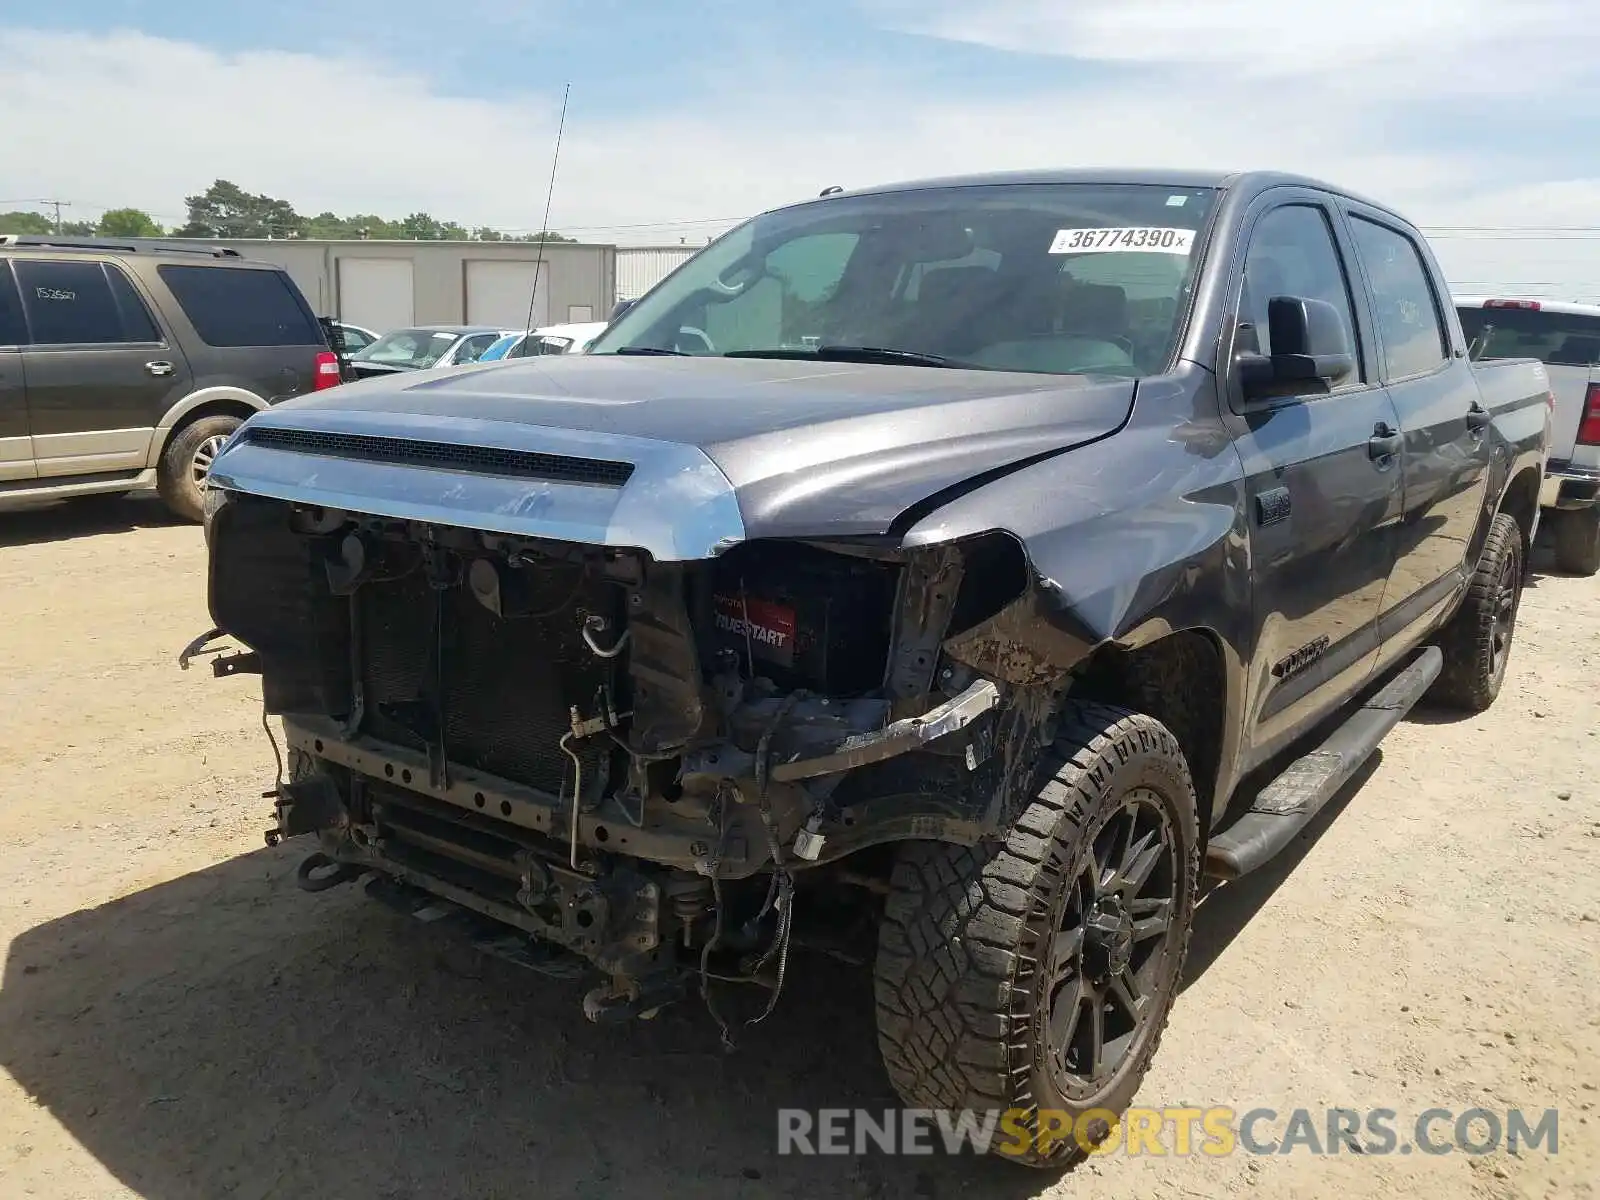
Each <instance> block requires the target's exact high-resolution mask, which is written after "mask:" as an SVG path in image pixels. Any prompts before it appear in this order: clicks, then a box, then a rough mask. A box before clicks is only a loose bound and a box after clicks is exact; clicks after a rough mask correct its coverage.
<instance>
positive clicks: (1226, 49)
mask: <svg viewBox="0 0 1600 1200" xmlns="http://www.w3.org/2000/svg"><path fill="white" fill-rule="evenodd" d="M879 7H880V10H881V11H883V12H884V13H885V14H886V15H888V16H890V17H891V18H893V17H898V19H899V22H900V24H901V27H903V28H905V29H908V30H912V31H915V32H918V33H923V34H926V35H928V36H932V37H939V38H944V39H946V40H949V41H959V42H970V43H973V44H976V45H982V46H990V47H994V48H997V49H1002V50H1011V51H1017V52H1021V53H1026V54H1046V55H1059V56H1064V57H1070V58H1076V59H1082V60H1089V61H1101V62H1125V63H1166V64H1182V65H1190V66H1193V65H1196V64H1199V65H1203V66H1207V67H1215V66H1227V67H1228V68H1230V69H1231V70H1233V71H1236V72H1242V73H1245V74H1248V75H1260V76H1271V77H1297V76H1312V77H1315V76H1338V75H1346V74H1348V73H1349V72H1350V71H1352V69H1356V68H1360V67H1363V66H1367V65H1371V64H1384V65H1389V64H1394V63H1398V62H1406V63H1407V64H1408V66H1409V67H1410V68H1412V71H1416V70H1421V71H1425V72H1428V73H1429V74H1430V75H1431V74H1432V72H1431V71H1429V68H1430V67H1432V66H1433V65H1434V64H1436V63H1439V62H1443V61H1448V60H1453V59H1455V57H1456V56H1458V55H1459V54H1461V53H1462V52H1463V51H1470V50H1473V49H1487V50H1491V51H1493V52H1494V53H1495V54H1496V55H1497V56H1501V57H1503V56H1504V55H1505V54H1506V53H1507V52H1508V48H1509V47H1510V46H1513V45H1515V44H1516V43H1522V44H1525V45H1526V44H1529V43H1538V44H1539V45H1540V46H1541V48H1544V49H1546V50H1550V49H1557V48H1559V47H1560V46H1561V45H1563V44H1567V45H1569V46H1570V44H1571V42H1572V41H1573V39H1575V38H1576V39H1577V40H1578V41H1591V44H1592V35H1588V34H1587V30H1588V26H1589V20H1588V7H1589V5H1588V0H1515V3H1508V2H1507V0H1406V2H1405V3H1394V2H1393V0H1342V2H1341V3H1339V4H1300V5H1298V6H1296V5H1292V4H1289V3H1285V0H989V2H988V3H984V4H981V5H975V4H972V3H970V2H969V0H915V3H914V4H913V3H912V0H879ZM1411 78H1412V75H1411V73H1410V72H1408V73H1405V74H1394V75H1392V76H1391V77H1390V79H1389V80H1388V83H1389V84H1390V85H1391V86H1404V85H1405V84H1406V83H1407V82H1408V81H1409V80H1410V79H1411ZM1445 78H1446V79H1448V76H1446V77H1445ZM1364 82H1370V81H1368V80H1364ZM1510 82H1512V83H1517V82H1520V80H1517V79H1513V80H1511V81H1510ZM1462 84H1463V86H1468V81H1462ZM1385 90H1387V89H1385Z"/></svg>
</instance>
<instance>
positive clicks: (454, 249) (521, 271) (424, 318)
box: [220, 239, 617, 333]
mask: <svg viewBox="0 0 1600 1200" xmlns="http://www.w3.org/2000/svg"><path fill="white" fill-rule="evenodd" d="M220 244H221V245H224V246H229V247H232V248H233V249H236V250H238V251H239V252H240V253H241V254H243V255H245V256H246V257H248V258H253V259H257V260H260V261H264V262H271V263H277V264H278V265H279V266H281V267H283V268H284V269H285V270H287V271H288V272H289V274H290V276H291V277H292V278H293V279H294V281H295V282H296V283H297V284H298V285H299V286H300V290H301V291H303V292H304V293H305V295H306V299H307V300H308V301H309V302H310V303H311V305H312V307H313V308H314V309H315V310H316V312H317V315H318V316H330V317H337V318H339V319H340V320H343V321H349V322H351V323H352V324H355V325H363V326H365V327H367V328H369V329H374V330H377V331H378V332H380V333H383V332H386V331H388V330H390V329H397V328H400V327H402V326H405V325H452V324H463V323H465V324H474V325H495V326H499V327H501V328H504V329H520V328H523V326H524V323H525V322H526V321H527V320H528V309H529V302H530V300H531V301H532V307H533V324H534V325H535V326H538V325H550V324H556V323H560V322H564V321H599V320H604V319H605V318H606V317H607V316H609V315H610V312H611V307H612V305H613V304H614V303H615V302H616V299H617V284H616V270H617V250H616V247H614V246H597V245H587V244H579V243H572V242H555V243H551V244H549V245H547V246H545V247H544V250H543V253H542V255H541V252H540V249H539V247H538V245H537V244H533V243H528V242H474V241H459V242H445V241H438V242H432V241H429V242H401V241H312V240H309V239H305V240H302V239H294V240H287V241H285V240H276V239H274V240H255V239H249V240H237V241H231V240H230V241H222V242H221V243H220ZM536 273H537V284H536V281H535V276H536Z"/></svg>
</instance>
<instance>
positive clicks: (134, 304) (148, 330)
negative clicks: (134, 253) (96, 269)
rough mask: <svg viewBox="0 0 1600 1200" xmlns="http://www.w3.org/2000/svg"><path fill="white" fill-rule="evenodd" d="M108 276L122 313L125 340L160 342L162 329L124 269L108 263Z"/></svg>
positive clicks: (112, 292) (118, 307) (119, 310)
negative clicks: (158, 326) (124, 272)
mask: <svg viewBox="0 0 1600 1200" xmlns="http://www.w3.org/2000/svg"><path fill="white" fill-rule="evenodd" d="M106 278H107V279H109V280H110V281H111V295H112V297H113V298H114V299H115V300H116V302H117V310H118V312H120V313H121V314H122V331H123V333H124V334H125V335H126V338H125V340H127V341H130V342H159V341H161V331H160V330H159V329H157V328H156V323H155V321H154V320H152V319H151V317H150V310H149V309H148V308H146V307H145V305H144V298H143V297H142V296H140V295H139V293H138V291H136V290H135V289H134V286H133V284H132V283H131V282H129V280H128V277H127V276H126V275H124V274H123V273H122V271H121V270H120V269H119V268H117V267H113V266H111V265H110V264H109V263H108V264H106Z"/></svg>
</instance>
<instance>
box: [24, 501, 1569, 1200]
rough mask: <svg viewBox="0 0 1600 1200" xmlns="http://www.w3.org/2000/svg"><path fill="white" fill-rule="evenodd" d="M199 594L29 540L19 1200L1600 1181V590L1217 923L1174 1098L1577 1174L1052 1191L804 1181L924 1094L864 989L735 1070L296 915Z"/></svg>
mask: <svg viewBox="0 0 1600 1200" xmlns="http://www.w3.org/2000/svg"><path fill="white" fill-rule="evenodd" d="M1536 561H1537V560H1536ZM203 571H204V552H203V547H202V543H201V538H200V534H199V531H198V530H196V529H194V528H192V527H187V526H176V525H172V524H170V523H168V522H167V521H166V520H165V519H164V518H163V517H162V515H161V512H160V510H159V509H158V508H157V507H156V506H155V505H154V504H151V503H147V502H143V501H100V502H86V503H81V504H78V505H74V506H57V507H53V508H49V509H41V510H38V511H36V512H29V513H22V514H9V515H6V516H4V517H0V770H3V776H0V778H3V779H4V784H3V787H0V791H3V795H4V802H3V803H0V945H4V947H5V951H4V953H5V958H4V977H3V985H0V1196H4V1197H8V1198H9V1197H16V1196H38V1197H44V1198H47V1200H69V1198H70V1200H99V1198H101V1197H125V1196H140V1197H146V1198H148V1200H179V1198H188V1197H195V1198H199V1200H224V1198H226V1200H245V1198H252V1200H253V1198H257V1197H277V1196H284V1197H318V1198H329V1200H367V1198H368V1197H373V1198H378V1197H382V1198H400V1197H407V1198H410V1197H415V1198H416V1200H448V1198H452V1197H462V1198H468V1197H470V1198H471V1200H489V1198H493V1197H502V1196H503V1197H511V1196H518V1197H522V1196H529V1195H553V1196H577V1197H587V1196H594V1197H602V1196H604V1197H623V1198H631V1197H641V1198H643V1197H650V1198H652V1200H655V1198H657V1197H660V1196H663V1195H670V1196H692V1197H707V1198H714V1197H723V1196H730V1197H731V1196H740V1197H775V1196H796V1197H799V1196H806V1197H817V1196H841V1197H850V1196H861V1197H868V1196H871V1197H901V1196H907V1197H912V1196H914V1197H955V1196H958V1195H960V1196H973V1197H993V1198H997V1200H998V1198H1011V1197H1018V1198H1020V1197H1025V1196H1034V1195H1039V1194H1046V1195H1061V1196H1067V1195H1072V1196H1081V1197H1111V1196H1162V1197H1172V1196H1202V1197H1204V1196H1232V1195H1253V1196H1286V1197H1287V1196H1295V1197H1324V1196H1326V1197H1340V1198H1341V1200H1342V1198H1346V1197H1365V1196H1399V1195H1426V1196H1483V1197H1509V1196H1536V1197H1544V1196H1561V1197H1581V1196H1593V1195H1595V1193H1596V1186H1595V1182H1594V1181H1596V1180H1600V1111H1596V1108H1595V1105H1596V1103H1597V1101H1600V1093H1597V1092H1596V1091H1595V1090H1594V1089H1595V1086H1596V1083H1597V1082H1600V1069H1597V1068H1600V923H1597V919H1600V803H1597V801H1600V772H1597V771H1596V770H1595V766H1594V763H1595V758H1596V754H1597V752H1600V742H1597V741H1596V730H1597V728H1600V703H1597V695H1600V689H1597V684H1596V679H1597V674H1600V581H1596V580H1574V579H1567V578H1561V577H1558V576H1546V575H1541V576H1539V577H1538V578H1537V580H1536V582H1535V584H1534V586H1532V587H1531V588H1530V589H1529V590H1528V592H1527V593H1526V596H1525V600H1524V606H1523V610H1522V619H1521V627H1520V630H1519V632H1518V639H1517V645H1516V650H1515V652H1514V656H1513V658H1512V663H1511V678H1510V679H1509V681H1508V683H1507V687H1506V691H1505V693H1504V694H1503V695H1502V697H1501V700H1500V703H1499V704H1498V705H1497V707H1496V708H1495V709H1494V710H1493V711H1492V712H1491V713H1489V714H1488V715H1486V716H1484V717H1481V718H1477V719H1473V720H1467V721H1454V720H1444V719H1442V718H1440V717H1439V716H1437V715H1434V714H1428V713H1422V714H1418V715H1416V716H1414V717H1413V719H1412V720H1410V721H1408V722H1407V723H1405V724H1403V725H1402V726H1401V727H1400V728H1399V729H1397V730H1396V731H1395V732H1394V734H1393V735H1392V736H1391V737H1390V738H1389V740H1388V741H1387V743H1386V744H1385V746H1384V749H1383V752H1382V754H1381V755H1380V756H1376V757H1375V758H1374V760H1373V761H1372V763H1370V764H1369V769H1368V770H1367V771H1366V772H1365V773H1364V774H1363V776H1362V777H1361V778H1360V779H1358V780H1357V781H1356V784H1355V785H1354V786H1352V787H1350V788H1348V789H1346V792H1345V794H1344V796H1343V797H1341V799H1340V800H1339V801H1336V802H1335V803H1334V804H1333V805H1331V806H1330V809H1331V811H1330V812H1329V813H1327V814H1324V817H1325V819H1323V820H1321V821H1319V822H1318V824H1317V825H1316V827H1315V828H1314V829H1313V830H1312V831H1311V834H1310V835H1309V836H1308V837H1307V838H1304V839H1302V841H1301V842H1300V843H1299V844H1297V845H1296V847H1295V848H1294V850H1293V851H1291V853H1290V854H1289V855H1287V856H1286V857H1285V859H1284V860H1283V861H1280V862H1278V863H1275V864H1273V865H1272V866H1270V867H1269V868H1267V869H1266V870H1265V871H1264V872H1262V874H1261V877H1260V878H1252V879H1250V880H1248V881H1246V882H1245V883H1243V884H1240V885H1236V886H1233V887H1229V888H1224V889H1219V890H1217V891H1215V892H1213V893H1211V894H1210V895H1209V896H1208V897H1207V898H1206V899H1205V901H1204V902H1203V904H1202V906H1201V911H1200V915H1199V917H1198V921H1199V924H1198V928H1197V932H1196V934H1195V939H1194V949H1193V952H1192V954H1191V961H1190V968H1189V972H1188V983H1187V990H1186V992H1185V994H1184V996H1183V997H1182V999H1181V1000H1180V1001H1179V1004H1178V1007H1177V1011H1176V1014H1175V1016H1174V1018H1173V1021H1172V1025H1171V1027H1170V1029H1169V1031H1168V1034H1167V1037H1166V1039H1165V1043H1164V1045H1163V1047H1162V1050H1161V1053H1160V1055H1159V1057H1158V1058H1157V1060H1156V1066H1155V1070H1154V1072H1153V1074H1152V1075H1151V1077H1150V1079H1149V1080H1148V1081H1147V1083H1146V1085H1145V1088H1144V1090H1143V1092H1142V1093H1141V1096H1140V1101H1141V1103H1144V1104H1153V1105H1159V1104H1177V1103H1181V1102H1188V1103H1191V1104H1225V1105H1230V1106H1232V1107H1234V1108H1236V1109H1238V1110H1240V1111H1243V1110H1245V1109H1248V1108H1252V1107H1256V1106H1266V1107H1271V1108H1275V1109H1277V1110H1279V1111H1280V1112H1284V1113H1287V1112H1288V1111H1289V1110H1292V1109H1294V1108H1297V1107H1306V1108H1315V1109H1320V1108H1322V1107H1325V1106H1330V1105H1332V1106H1345V1107H1350V1108H1356V1109H1366V1108H1373V1107H1387V1108H1392V1109H1395V1110H1397V1111H1398V1112H1399V1113H1401V1114H1402V1115H1403V1116H1407V1117H1409V1116H1414V1115H1415V1114H1417V1113H1419V1112H1421V1111H1422V1110H1425V1109H1427V1108H1430V1107H1441V1108H1448V1109H1453V1110H1457V1111H1460V1110H1465V1109H1468V1108H1472V1107H1484V1108H1489V1109H1495V1110H1499V1111H1501V1112H1504V1111H1505V1110H1506V1109H1507V1108H1509V1107H1515V1106H1522V1107H1524V1108H1530V1109H1536V1110H1543V1109H1545V1108H1547V1107H1555V1108H1559V1109H1560V1152H1559V1154H1558V1155H1556V1156H1554V1157H1551V1156H1549V1155H1547V1154H1545V1153H1543V1152H1534V1153H1526V1152H1525V1153H1524V1154H1522V1155H1521V1156H1520V1157H1512V1156H1508V1155H1505V1154H1494V1155H1489V1156H1485V1157H1480V1158H1474V1157H1469V1156H1467V1155H1464V1154H1460V1153H1457V1154H1452V1155H1449V1156H1446V1157H1442V1158H1435V1157H1423V1156H1417V1155H1411V1156H1399V1155H1395V1156H1386V1157H1373V1156H1352V1155H1350V1154H1342V1155H1339V1156H1336V1157H1317V1156H1312V1155H1308V1154H1304V1153H1299V1154H1293V1155H1288V1156H1279V1157H1259V1156H1251V1155H1247V1154H1244V1153H1239V1154H1235V1155H1233V1156H1230V1157H1227V1158H1199V1157H1192V1158H1188V1159H1183V1160H1180V1159H1177V1158H1172V1157H1168V1158H1153V1157H1141V1158H1128V1157H1125V1156H1119V1157H1116V1158H1105V1159H1099V1160H1095V1161H1092V1162H1090V1163H1088V1164H1086V1165H1085V1166H1084V1167H1083V1168H1081V1169H1080V1170H1078V1171H1077V1172H1075V1173H1074V1174H1073V1175H1071V1176H1069V1177H1067V1178H1066V1179H1064V1180H1057V1179H1052V1178H1050V1177H1047V1176H1043V1175H1038V1174H1034V1173H1031V1172H1027V1171H1023V1170H1021V1169H1019V1168H1015V1167H1009V1166H1006V1165H1005V1164H1001V1163H996V1162H990V1161H971V1160H957V1161H947V1160H942V1159H941V1160H935V1159H927V1158H923V1159H916V1158H901V1159H889V1158H884V1157H866V1158H859V1159H857V1158H811V1159H796V1158H779V1157H778V1156H776V1154H775V1153H774V1147H775V1130H776V1117H775V1115H774V1109H775V1108H777V1107H778V1106H780V1105H801V1106H808V1107H827V1106H841V1105H849V1104H860V1105H865V1106H868V1107H879V1108H881V1107H883V1106H885V1105H887V1104H888V1103H890V1099H891V1098H890V1094H889V1091H888V1085H887V1083H886V1081H885V1079H884V1077H883V1074H882V1070H881V1068H880V1066H879V1064H878V1060H877V1053H876V1048H875V1044H874V1040H873V1032H872V1025H871V1006H870V984H869V981H868V980H867V979H866V978H865V976H864V975H863V974H861V973H860V972H857V971H853V970H852V969H851V968H849V967H846V966H844V965H841V964H835V963H832V962H828V961H824V962H813V961H804V962H802V961H797V962H796V963H793V964H791V968H792V969H791V972H790V984H789V989H788V990H787V991H786V992H785V994H784V997H783V1003H782V1004H781V1006H780V1007H779V1010H778V1012H777V1014H776V1015H775V1016H774V1017H773V1018H772V1019H771V1020H770V1021H768V1022H767V1023H766V1024H764V1025H761V1026H759V1027H757V1029H755V1030H754V1031H752V1032H751V1033H750V1034H749V1035H748V1036H747V1037H746V1038H745V1039H744V1041H743V1042H742V1044H741V1046H740V1049H739V1052H738V1053H737V1054H735V1055H732V1056H727V1055H724V1054H722V1053H721V1052H720V1051H719V1049H718V1046H717V1038H716V1034H715V1032H714V1029H713V1027H712V1025H711V1023H710V1022H709V1020H708V1019H707V1018H706V1016H705V1014H704V1012H703V1010H702V1009H701V1008H700V1007H699V1005H698V1003H696V1002H691V1003H688V1004H685V1005H682V1006H680V1007H679V1008H678V1009H676V1010H671V1011H669V1012H668V1013H666V1014H663V1016H662V1017H661V1018H659V1019H658V1020H656V1021H654V1022H651V1023H649V1024H640V1025H636V1026H632V1027H624V1028H622V1029H619V1030H603V1029H598V1028H595V1027H592V1026H589V1025H587V1024H586V1023H585V1022H584V1020H583V1017H582V1014H581V1012H580V1010H579V1003H578V1002H579V997H580V995H581V988H580V987H579V986H578V985H576V984H570V983H555V982H549V981H545V980H542V979H540V978H538V977H536V976H531V975H527V974H525V973H522V972H519V971H518V970H517V969H516V968H514V967H511V966H507V965H503V964H500V963H498V962H494V961H488V960H484V959H481V958H479V957H478V956H476V955H475V954H473V953H471V952H470V951H466V950H463V949H460V948H458V947H456V946H454V945H452V944H450V943H449V942H447V941H444V940H442V939H441V938H440V937H439V936H438V935H437V934H436V932H435V931H431V930H429V929H427V928H426V927H424V926H422V925H420V924H418V923H416V922H414V921H411V920H408V919H406V918H403V917H400V916H397V915H394V914H392V913H390V912H388V911H387V910H385V909H383V908H381V907H380V906H378V905H376V904H374V903H373V902H372V901H370V900H368V899H366V898H365V897H364V896H362V895H361V893H360V891H359V889H355V888H345V889H340V890H337V891H334V892H332V893H329V894H327V895H324V896H320V897H313V896H308V895H304V894H302V893H301V892H299V891H298V890H297V889H296V888H295V887H294V884H293V879H292V875H293V871H294V867H295V865H296V863H297V862H298V860H299V858H300V857H301V855H302V854H304V853H305V852H306V851H307V848H306V847H303V846H288V847H280V848H278V849H276V850H268V849H265V848H264V847H263V843H262V831H263V830H264V828H265V827H266V824H267V813H268V810H269V803H268V801H266V800H263V799H262V798H261V793H262V792H263V790H264V789H266V788H267V787H269V786H270V784H271V780H272V773H273V768H272V758H271V753H270V751H269V749H268V745H267V742H266V739H265V738H264V736H263V735H262V732H261V728H260V710H259V707H258V695H259V693H258V690H257V688H256V685H255V681H254V680H253V679H250V678H244V679H237V680H227V681H219V680H214V679H212V678H211V675H210V672H209V671H208V670H205V669H200V670H191V671H190V672H188V673H187V674H185V673H182V672H180V671H179V670H178V669H177V666H176V662H175V658H176V654H177V652H178V650H179V649H180V648H181V647H182V646H183V644H184V643H185V642H187V641H188V640H189V639H190V638H192V637H193V636H195V635H196V634H198V633H200V632H202V631H203V630H204V629H205V628H206V626H207V624H208V622H207V616H206V609H205V599H204V573H203ZM1319 1119H1320V1114H1319ZM1402 1127H1403V1128H1404V1127H1405V1126H1404V1124H1403V1125H1402Z"/></svg>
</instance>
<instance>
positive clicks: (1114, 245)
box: [1050, 225, 1194, 254]
mask: <svg viewBox="0 0 1600 1200" xmlns="http://www.w3.org/2000/svg"><path fill="white" fill-rule="evenodd" d="M1193 248H1194V230H1192V229H1171V228H1158V227H1153V226H1144V225H1140V226H1125V227H1123V228H1119V229H1062V230H1059V231H1058V232H1057V233H1056V237H1055V241H1053V242H1051V243H1050V253H1051V254H1115V253H1124V254H1125V253H1128V252H1130V251H1132V252H1135V253H1137V252H1139V251H1143V252H1144V253H1146V254H1188V253H1189V252H1190V251H1191V250H1192V249H1193Z"/></svg>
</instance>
